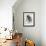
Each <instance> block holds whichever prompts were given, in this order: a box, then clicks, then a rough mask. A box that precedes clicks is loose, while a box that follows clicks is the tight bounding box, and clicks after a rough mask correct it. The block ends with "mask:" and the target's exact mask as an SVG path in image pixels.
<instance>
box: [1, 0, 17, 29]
mask: <svg viewBox="0 0 46 46" xmlns="http://www.w3.org/2000/svg"><path fill="white" fill-rule="evenodd" d="M15 2H16V0H0V27H7V28H9V29H11V28H12V6H13V5H14V3H15Z"/></svg>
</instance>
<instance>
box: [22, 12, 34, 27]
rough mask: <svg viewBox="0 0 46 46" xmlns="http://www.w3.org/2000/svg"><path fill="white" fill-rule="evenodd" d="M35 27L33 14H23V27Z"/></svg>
mask: <svg viewBox="0 0 46 46" xmlns="http://www.w3.org/2000/svg"><path fill="white" fill-rule="evenodd" d="M34 25H35V12H23V26H29V27H30V26H34Z"/></svg>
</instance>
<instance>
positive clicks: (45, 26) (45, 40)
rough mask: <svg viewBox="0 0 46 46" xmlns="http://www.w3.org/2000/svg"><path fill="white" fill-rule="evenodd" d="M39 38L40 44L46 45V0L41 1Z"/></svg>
mask: <svg viewBox="0 0 46 46" xmlns="http://www.w3.org/2000/svg"><path fill="white" fill-rule="evenodd" d="M41 40H42V46H46V0H42V1H41Z"/></svg>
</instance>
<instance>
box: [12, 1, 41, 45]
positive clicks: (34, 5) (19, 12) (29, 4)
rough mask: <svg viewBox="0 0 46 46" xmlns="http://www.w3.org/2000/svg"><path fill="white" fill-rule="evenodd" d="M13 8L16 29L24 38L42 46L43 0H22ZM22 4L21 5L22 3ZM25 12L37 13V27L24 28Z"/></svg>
mask: <svg viewBox="0 0 46 46" xmlns="http://www.w3.org/2000/svg"><path fill="white" fill-rule="evenodd" d="M18 2H19V3H15V5H14V6H13V12H14V19H15V29H17V30H18V32H22V33H23V37H24V38H28V39H31V40H34V41H35V44H36V46H41V34H40V32H41V29H40V27H41V26H40V22H41V21H40V16H41V0H22V2H21V0H20V1H19V0H18ZM20 2H21V3H20ZM23 12H35V27H23Z"/></svg>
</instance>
